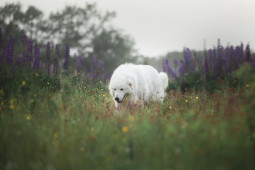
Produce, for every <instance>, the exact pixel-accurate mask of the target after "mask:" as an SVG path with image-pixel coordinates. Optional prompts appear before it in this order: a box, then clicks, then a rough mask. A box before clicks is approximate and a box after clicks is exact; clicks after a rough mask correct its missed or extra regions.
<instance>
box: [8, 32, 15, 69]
mask: <svg viewBox="0 0 255 170" xmlns="http://www.w3.org/2000/svg"><path fill="white" fill-rule="evenodd" d="M13 46H14V39H13V36H12V35H11V36H10V39H9V43H8V49H7V58H6V63H7V64H10V65H11V64H12V60H13Z"/></svg>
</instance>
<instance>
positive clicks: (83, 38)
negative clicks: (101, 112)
mask: <svg viewBox="0 0 255 170" xmlns="http://www.w3.org/2000/svg"><path fill="white" fill-rule="evenodd" d="M115 16H116V14H115V13H114V12H104V13H103V12H100V11H99V10H98V9H97V6H96V4H94V3H92V4H89V3H88V4H85V5H84V7H77V6H66V7H65V8H64V9H63V10H61V11H58V12H52V13H51V14H50V15H49V16H48V17H45V16H44V13H43V12H42V11H41V10H40V9H37V8H36V7H34V6H29V7H28V8H27V9H26V10H23V8H22V5H21V4H20V3H12V4H6V5H4V6H0V27H1V28H2V30H3V33H2V38H1V39H2V42H1V50H2V49H4V46H5V44H4V42H8V39H9V36H10V35H12V36H13V37H14V43H15V44H21V43H22V40H21V39H22V38H21V37H25V36H26V37H28V38H31V39H32V40H33V42H34V43H36V44H38V45H40V46H46V44H47V42H50V43H51V44H52V47H54V45H55V44H60V48H59V49H60V59H61V58H62V59H63V58H64V53H65V51H64V48H65V44H68V45H69V47H70V49H71V55H72V57H71V58H70V61H69V62H70V63H74V62H76V58H77V57H80V56H82V59H83V61H84V62H83V66H82V69H83V70H84V71H89V67H90V65H91V64H92V62H93V56H96V57H97V59H100V60H103V61H104V70H105V72H106V73H110V72H111V71H112V70H113V69H114V68H115V67H117V66H118V65H119V64H121V63H124V62H135V61H136V59H137V57H138V54H137V52H136V50H135V49H134V41H133V40H132V38H131V37H130V36H129V35H127V34H125V33H124V32H123V31H121V30H119V29H117V28H115V27H114V26H113V25H112V24H111V21H112V19H113V18H114V17H115ZM16 47H17V46H16ZM20 48H22V47H21V46H20ZM14 51H20V49H17V48H16V49H14ZM14 53H15V52H14ZM44 56H46V50H41V58H42V60H44V59H45V57H44Z"/></svg>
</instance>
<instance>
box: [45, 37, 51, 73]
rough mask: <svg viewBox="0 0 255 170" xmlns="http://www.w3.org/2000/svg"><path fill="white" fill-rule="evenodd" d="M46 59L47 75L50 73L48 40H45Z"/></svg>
mask: <svg viewBox="0 0 255 170" xmlns="http://www.w3.org/2000/svg"><path fill="white" fill-rule="evenodd" d="M46 61H47V72H48V75H50V42H47V48H46Z"/></svg>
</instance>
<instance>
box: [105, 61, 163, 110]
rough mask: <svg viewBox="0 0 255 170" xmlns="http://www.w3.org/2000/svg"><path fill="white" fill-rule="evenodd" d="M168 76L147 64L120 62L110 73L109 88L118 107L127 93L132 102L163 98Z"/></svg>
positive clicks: (161, 99)
mask: <svg viewBox="0 0 255 170" xmlns="http://www.w3.org/2000/svg"><path fill="white" fill-rule="evenodd" d="M167 86H168V76H167V74H166V73H164V72H160V73H158V71H157V70H156V69H155V68H153V67H152V66H149V65H134V64H122V65H120V66H119V67H118V68H117V69H116V70H115V71H114V72H113V74H112V77H111V80H110V84H109V90H110V94H111V95H112V97H113V100H114V101H115V107H116V108H118V107H119V105H120V104H121V103H122V102H123V100H124V99H125V97H126V96H127V95H130V97H129V98H130V100H131V101H132V102H137V101H139V100H140V101H141V104H142V106H143V104H144V103H146V102H148V101H149V100H152V101H160V102H162V101H163V100H164V96H165V92H164V91H165V89H166V88H167Z"/></svg>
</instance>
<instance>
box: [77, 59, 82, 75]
mask: <svg viewBox="0 0 255 170" xmlns="http://www.w3.org/2000/svg"><path fill="white" fill-rule="evenodd" d="M81 67H82V61H81V57H80V56H79V57H78V58H77V71H78V73H79V72H80V71H81Z"/></svg>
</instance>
